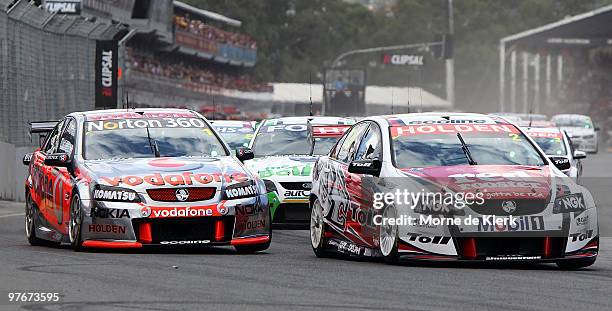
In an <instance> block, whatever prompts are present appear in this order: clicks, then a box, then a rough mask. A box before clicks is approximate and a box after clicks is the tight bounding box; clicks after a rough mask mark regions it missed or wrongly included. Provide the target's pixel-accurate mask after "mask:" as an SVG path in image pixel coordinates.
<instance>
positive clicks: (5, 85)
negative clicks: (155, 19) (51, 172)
mask: <svg viewBox="0 0 612 311" xmlns="http://www.w3.org/2000/svg"><path fill="white" fill-rule="evenodd" d="M13 2H14V1H11V0H0V122H1V124H0V141H7V142H9V143H11V144H13V145H15V146H27V145H31V144H32V143H31V141H30V138H29V135H28V126H29V125H28V123H29V122H31V121H36V120H57V119H58V118H61V117H62V116H64V115H66V114H68V113H70V112H73V111H83V110H91V109H93V108H94V101H95V60H96V41H97V40H114V39H115V40H116V39H117V38H116V37H117V36H118V34H119V32H120V31H121V28H120V27H119V26H117V25H111V24H103V23H101V22H94V21H91V20H86V19H84V18H82V17H79V16H67V15H58V14H53V13H49V12H46V11H45V10H43V9H42V8H40V7H37V6H34V5H33V4H31V3H30V2H28V1H25V0H20V1H17V2H15V3H14V4H13Z"/></svg>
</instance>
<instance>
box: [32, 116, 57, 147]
mask: <svg viewBox="0 0 612 311" xmlns="http://www.w3.org/2000/svg"><path fill="white" fill-rule="evenodd" d="M58 122H59V121H36V122H30V141H32V134H39V135H38V145H39V146H40V147H42V145H43V143H44V142H45V139H46V137H47V134H49V133H51V131H53V129H54V128H55V126H56V125H57V123H58Z"/></svg>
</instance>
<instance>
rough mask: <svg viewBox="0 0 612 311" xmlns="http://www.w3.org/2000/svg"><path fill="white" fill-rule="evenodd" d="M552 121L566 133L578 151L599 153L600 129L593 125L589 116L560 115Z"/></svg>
mask: <svg viewBox="0 0 612 311" xmlns="http://www.w3.org/2000/svg"><path fill="white" fill-rule="evenodd" d="M551 121H553V122H554V123H555V125H556V126H558V127H560V128H561V129H562V130H564V131H566V132H567V134H568V135H569V136H570V138H571V139H572V142H573V143H574V144H575V147H576V149H578V150H582V151H586V152H591V153H597V151H598V150H599V143H598V140H597V132H598V131H599V127H597V126H595V125H594V124H593V121H592V120H591V118H590V117H589V116H584V115H579V114H558V115H555V116H553V117H552V119H551Z"/></svg>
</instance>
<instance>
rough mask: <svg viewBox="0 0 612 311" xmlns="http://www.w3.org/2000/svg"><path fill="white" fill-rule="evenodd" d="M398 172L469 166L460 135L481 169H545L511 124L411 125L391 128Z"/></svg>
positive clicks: (534, 152) (535, 153)
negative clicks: (516, 167) (499, 167)
mask: <svg viewBox="0 0 612 311" xmlns="http://www.w3.org/2000/svg"><path fill="white" fill-rule="evenodd" d="M390 132H391V138H392V148H393V153H394V159H395V165H396V166H397V167H398V168H413V167H429V166H454V165H468V164H469V163H468V158H467V156H466V153H465V152H464V151H463V149H462V144H461V141H460V140H459V138H458V137H457V133H460V134H461V136H462V138H463V139H464V140H465V143H466V145H467V146H468V149H469V151H470V154H471V156H472V158H473V159H474V161H475V162H476V163H477V164H478V165H536V166H540V165H544V164H545V162H544V160H543V159H542V157H541V156H540V154H539V153H538V152H537V151H536V149H535V148H534V147H533V146H532V145H531V143H530V142H529V141H528V140H527V139H526V137H525V136H524V135H523V134H522V133H521V132H520V131H519V130H518V129H517V128H516V127H514V126H513V125H510V124H461V125H453V124H443V125H410V126H393V127H391V128H390Z"/></svg>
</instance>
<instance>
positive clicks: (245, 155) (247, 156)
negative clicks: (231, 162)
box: [236, 147, 255, 162]
mask: <svg viewBox="0 0 612 311" xmlns="http://www.w3.org/2000/svg"><path fill="white" fill-rule="evenodd" d="M236 158H238V160H240V162H244V161H246V160H251V159H253V158H255V154H253V150H251V148H244V147H242V148H237V149H236Z"/></svg>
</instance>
